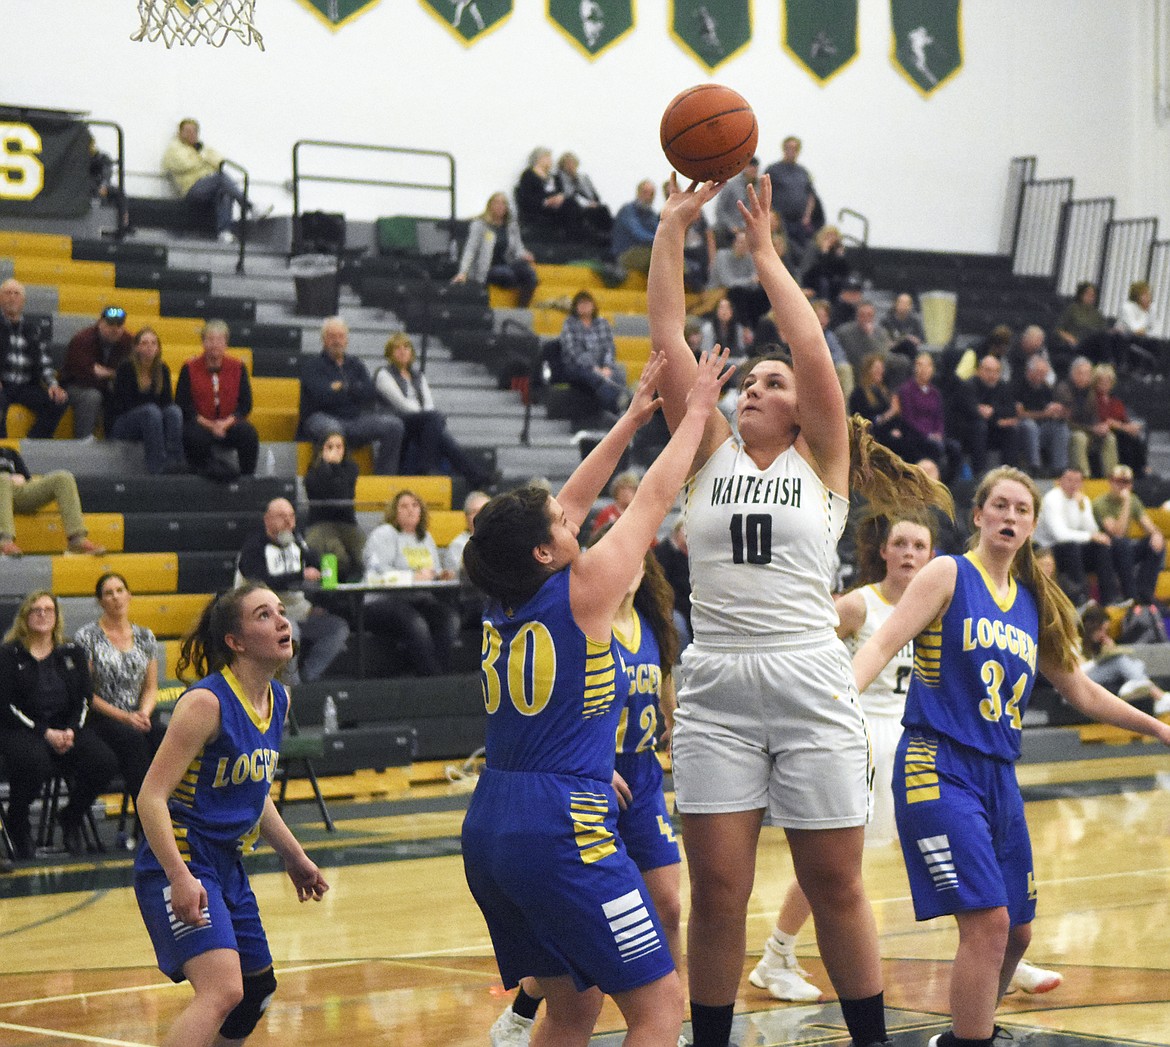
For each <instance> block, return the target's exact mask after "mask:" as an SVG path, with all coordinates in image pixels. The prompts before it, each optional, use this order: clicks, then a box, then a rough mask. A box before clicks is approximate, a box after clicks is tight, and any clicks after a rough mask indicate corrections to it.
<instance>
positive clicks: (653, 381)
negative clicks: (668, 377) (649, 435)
mask: <svg viewBox="0 0 1170 1047" xmlns="http://www.w3.org/2000/svg"><path fill="white" fill-rule="evenodd" d="M665 366H666V354H665V353H651V354H650V359H649V360H647V361H646V366H645V367H643V368H642V374H641V376H640V377H639V378H638V385H637V388H636V389H635V390H634V395H633V397H632V399H631V400H630V406H629V407H627V408H626V414H627V415H629V417H630V419H631V420H632V421H633V422H634V424H635V425H637V426H639V427H641V426H643V425H645V424H646V423H647V422H648V421H650V419H651V417H652V416H653V414H654V412H655V411H657V410H658V408H660V407H661V406H662V397H660V396H658V395H657V393H656V392H655V390H656V388H657V385H658V377H659V375H661V374H662V369H663V368H664V367H665Z"/></svg>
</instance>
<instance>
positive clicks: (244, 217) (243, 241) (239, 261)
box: [219, 160, 250, 273]
mask: <svg viewBox="0 0 1170 1047" xmlns="http://www.w3.org/2000/svg"><path fill="white" fill-rule="evenodd" d="M225 167H230V168H231V169H232V170H233V171H239V172H240V174H241V175H243V176H244V203H243V204H242V205H241V207H240V240H239V243H240V253H239V256H238V257H237V258H236V272H237V273H243V271H244V251H245V249H246V248H247V246H248V207H249V200H248V185H249V182H250V179H249V176H248V169H247V168H246V167H244V166H243V165H242V164H237V163H236V162H235V160H224V161H223V163H221V164H220V165H219V169H220V170H221V171H222V170H223V169H224V168H225Z"/></svg>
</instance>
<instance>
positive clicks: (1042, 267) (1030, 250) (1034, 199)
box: [1012, 178, 1073, 276]
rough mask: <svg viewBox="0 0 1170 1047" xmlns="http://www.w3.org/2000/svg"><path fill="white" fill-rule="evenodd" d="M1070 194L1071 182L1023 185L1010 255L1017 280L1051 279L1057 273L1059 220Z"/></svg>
mask: <svg viewBox="0 0 1170 1047" xmlns="http://www.w3.org/2000/svg"><path fill="white" fill-rule="evenodd" d="M1072 192H1073V180H1072V179H1071V178H1035V179H1032V180H1031V181H1029V182H1026V183H1025V184H1024V191H1023V196H1022V199H1021V203H1020V220H1019V223H1018V228H1017V230H1016V243H1015V250H1014V252H1013V254H1012V272H1013V273H1014V274H1015V275H1016V276H1052V275H1053V273H1055V272H1056V249H1057V245H1058V241H1059V238H1060V216H1061V211H1062V210H1063V208H1064V205H1065V204H1066V203H1068V202H1069V200H1071V199H1072Z"/></svg>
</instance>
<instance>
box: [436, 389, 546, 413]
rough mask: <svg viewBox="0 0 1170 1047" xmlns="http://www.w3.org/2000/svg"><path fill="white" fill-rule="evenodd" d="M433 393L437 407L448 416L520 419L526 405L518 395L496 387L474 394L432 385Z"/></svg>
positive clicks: (480, 390)
mask: <svg viewBox="0 0 1170 1047" xmlns="http://www.w3.org/2000/svg"><path fill="white" fill-rule="evenodd" d="M431 392H432V393H433V394H434V399H435V406H436V407H437V408H438V409H439V410H440V411H443V412H445V413H446V414H448V415H455V414H463V415H477V416H478V415H488V416H496V415H509V416H514V417H516V418H519V417H520V416H521V415H522V414H523V413H524V405H523V403H521V401H520V397H519V395H518V394H517V393H515V392H513V391H512V390H511V389H500V388H497V387H496V386H494V385H493V386H490V387H488V388H486V389H475V390H474V391H472V392H466V391H463V390H450V389H444V388H442V387H440V386H438V385H432V386H431Z"/></svg>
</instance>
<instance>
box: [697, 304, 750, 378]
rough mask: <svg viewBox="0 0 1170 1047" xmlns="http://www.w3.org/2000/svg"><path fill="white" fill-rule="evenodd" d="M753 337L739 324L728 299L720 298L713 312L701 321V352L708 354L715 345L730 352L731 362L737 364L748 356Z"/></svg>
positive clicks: (748, 330) (748, 329)
mask: <svg viewBox="0 0 1170 1047" xmlns="http://www.w3.org/2000/svg"><path fill="white" fill-rule="evenodd" d="M753 341H755V336H754V335H753V333H752V329H751V328H750V327H747V326H745V325H744V324H741V323H740V322H739V318H738V317H737V316H736V312H735V306H734V305H732V303H731V299H730V298H726V297H724V298H720V299H719V302H718V304H717V305H716V306H715V309H714V311H713V312H711V313H709V314H708V315H707V317H706V318H705V319H704V320H703V342H702V351H703V352H705V353H709V352H710V351H711V350H712V349H713V348H714V347H715V346H716V345H718V346H721V347H722V348H724V349H728V350H730V352H731V362H732V363H738V362H739V361H741V360H743V359H744V358H746V357H747V356H749V355H750V352H751V347H752V342H753Z"/></svg>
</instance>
